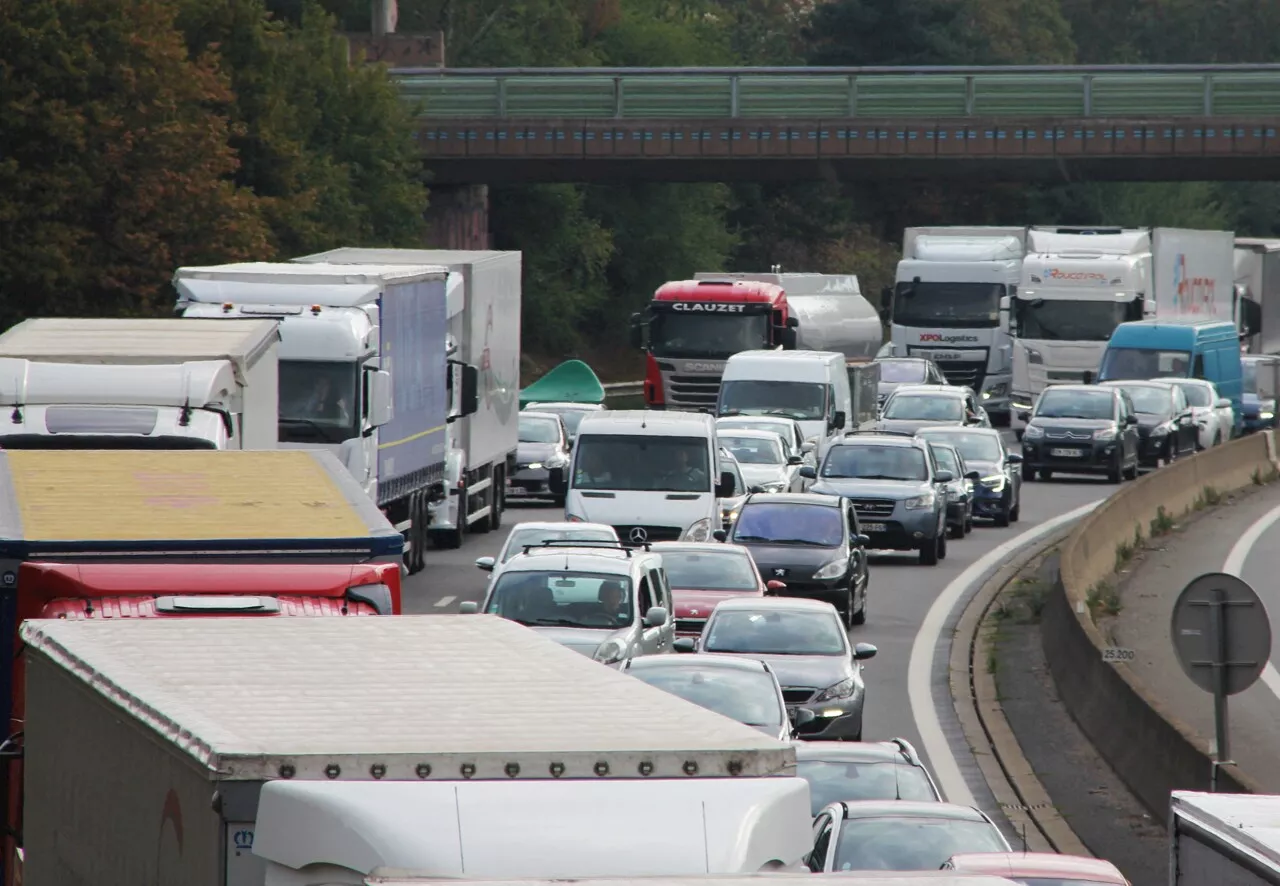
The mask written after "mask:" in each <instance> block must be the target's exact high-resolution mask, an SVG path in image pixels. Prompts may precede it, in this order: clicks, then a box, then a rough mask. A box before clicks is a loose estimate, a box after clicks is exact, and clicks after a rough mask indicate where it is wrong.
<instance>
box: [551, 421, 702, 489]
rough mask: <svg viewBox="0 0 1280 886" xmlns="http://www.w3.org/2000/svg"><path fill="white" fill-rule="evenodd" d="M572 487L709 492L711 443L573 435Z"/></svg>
mask: <svg viewBox="0 0 1280 886" xmlns="http://www.w3.org/2000/svg"><path fill="white" fill-rule="evenodd" d="M575 449H576V452H577V454H576V456H575V458H574V462H573V486H574V488H575V489H610V490H648V491H657V492H711V491H712V488H711V481H712V478H711V472H710V471H709V470H708V464H709V463H710V458H711V447H710V444H709V443H708V441H707V440H706V439H704V438H701V437H659V436H639V435H638V436H634V437H633V436H626V435H622V434H586V435H583V436H580V437H578V441H577V444H576V446H575Z"/></svg>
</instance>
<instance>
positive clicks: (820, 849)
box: [809, 815, 832, 873]
mask: <svg viewBox="0 0 1280 886" xmlns="http://www.w3.org/2000/svg"><path fill="white" fill-rule="evenodd" d="M818 827H819V828H821V830H820V831H819V832H818V839H817V840H816V841H814V844H813V852H812V853H810V855H809V869H810V870H811V871H814V872H815V873H821V872H822V866H823V865H824V864H825V863H826V861H827V850H828V849H829V848H830V847H831V832H832V828H831V816H829V815H824V816H822V819H821V821H820V822H819V824H818Z"/></svg>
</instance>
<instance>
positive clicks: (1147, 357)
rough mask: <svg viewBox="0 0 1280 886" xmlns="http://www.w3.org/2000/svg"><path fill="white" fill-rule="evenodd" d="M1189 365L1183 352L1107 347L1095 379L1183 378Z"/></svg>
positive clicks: (1188, 358)
mask: <svg viewBox="0 0 1280 886" xmlns="http://www.w3.org/2000/svg"><path fill="white" fill-rule="evenodd" d="M1190 365H1191V354H1190V353H1188V352H1187V351H1157V350H1148V349H1147V348H1107V352H1106V353H1105V354H1103V355H1102V368H1101V369H1100V370H1099V371H1098V380H1099V381H1111V380H1113V379H1114V380H1117V381H1126V380H1128V379H1136V380H1140V379H1148V378H1186V377H1187V367H1188V366H1190Z"/></svg>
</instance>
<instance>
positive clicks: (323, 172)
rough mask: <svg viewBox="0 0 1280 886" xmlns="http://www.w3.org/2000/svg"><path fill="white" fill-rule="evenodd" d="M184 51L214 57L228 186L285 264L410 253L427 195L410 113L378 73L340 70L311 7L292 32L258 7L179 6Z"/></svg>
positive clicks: (343, 56) (322, 17)
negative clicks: (387, 250)
mask: <svg viewBox="0 0 1280 886" xmlns="http://www.w3.org/2000/svg"><path fill="white" fill-rule="evenodd" d="M179 2H180V3H181V5H182V15H181V17H180V19H179V23H180V25H181V27H182V29H183V32H184V33H185V34H186V35H187V40H188V43H189V45H190V46H191V48H192V51H193V52H216V53H217V54H218V55H219V56H220V58H221V59H222V62H223V65H224V67H225V68H226V69H227V70H228V71H229V73H230V77H231V84H232V87H233V88H234V90H235V102H234V104H233V106H232V114H233V119H235V120H236V121H237V122H238V123H239V124H240V131H239V134H238V135H236V136H235V137H234V138H233V140H232V144H233V146H234V147H235V148H236V150H237V152H238V153H239V155H240V158H241V161H242V166H241V170H240V174H239V181H240V183H241V184H243V185H244V186H246V187H250V188H252V189H253V191H254V192H255V193H256V194H257V195H258V196H259V198H260V199H261V200H262V203H263V211H264V213H265V214H266V217H267V219H268V220H269V222H270V225H271V230H272V239H273V247H274V250H275V251H276V252H277V253H278V254H280V255H282V256H285V257H289V256H295V255H301V254H303V253H307V252H316V251H319V250H324V249H330V248H333V247H336V246H345V245H351V244H360V245H363V246H420V245H421V243H422V236H423V232H424V225H423V215H422V214H423V211H424V210H425V209H426V205H427V192H426V188H425V186H424V185H423V171H422V166H421V159H420V153H419V150H418V147H417V145H416V144H415V142H414V140H413V132H414V130H415V129H416V126H417V123H416V121H415V119H414V116H413V112H414V109H413V108H411V107H408V106H406V104H405V103H404V102H403V101H402V100H401V99H400V96H399V94H398V93H397V91H396V89H395V86H394V84H392V83H391V82H390V80H389V79H388V77H387V75H386V71H385V69H383V68H382V67H380V66H364V65H350V64H348V61H347V49H346V44H345V42H344V41H343V39H342V38H341V37H340V36H338V35H337V34H336V33H335V32H334V26H335V22H334V20H333V19H332V18H330V17H329V16H328V15H327V14H325V13H324V12H323V11H322V10H321V9H320V8H319V7H318V6H317V5H315V4H314V3H310V2H307V3H305V4H304V6H303V9H302V15H301V22H300V24H298V25H296V26H294V25H290V24H288V23H286V22H282V21H276V20H274V19H273V18H272V17H271V16H270V15H269V14H268V13H267V11H266V7H265V5H264V2H263V0H179Z"/></svg>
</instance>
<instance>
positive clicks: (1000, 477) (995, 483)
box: [982, 474, 1006, 492]
mask: <svg viewBox="0 0 1280 886" xmlns="http://www.w3.org/2000/svg"><path fill="white" fill-rule="evenodd" d="M1005 480H1006V478H1005V475H1004V474H992V475H991V476H990V477H983V478H982V487H983V488H984V489H990V490H991V491H992V492H1002V491H1004V484H1005Z"/></svg>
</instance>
